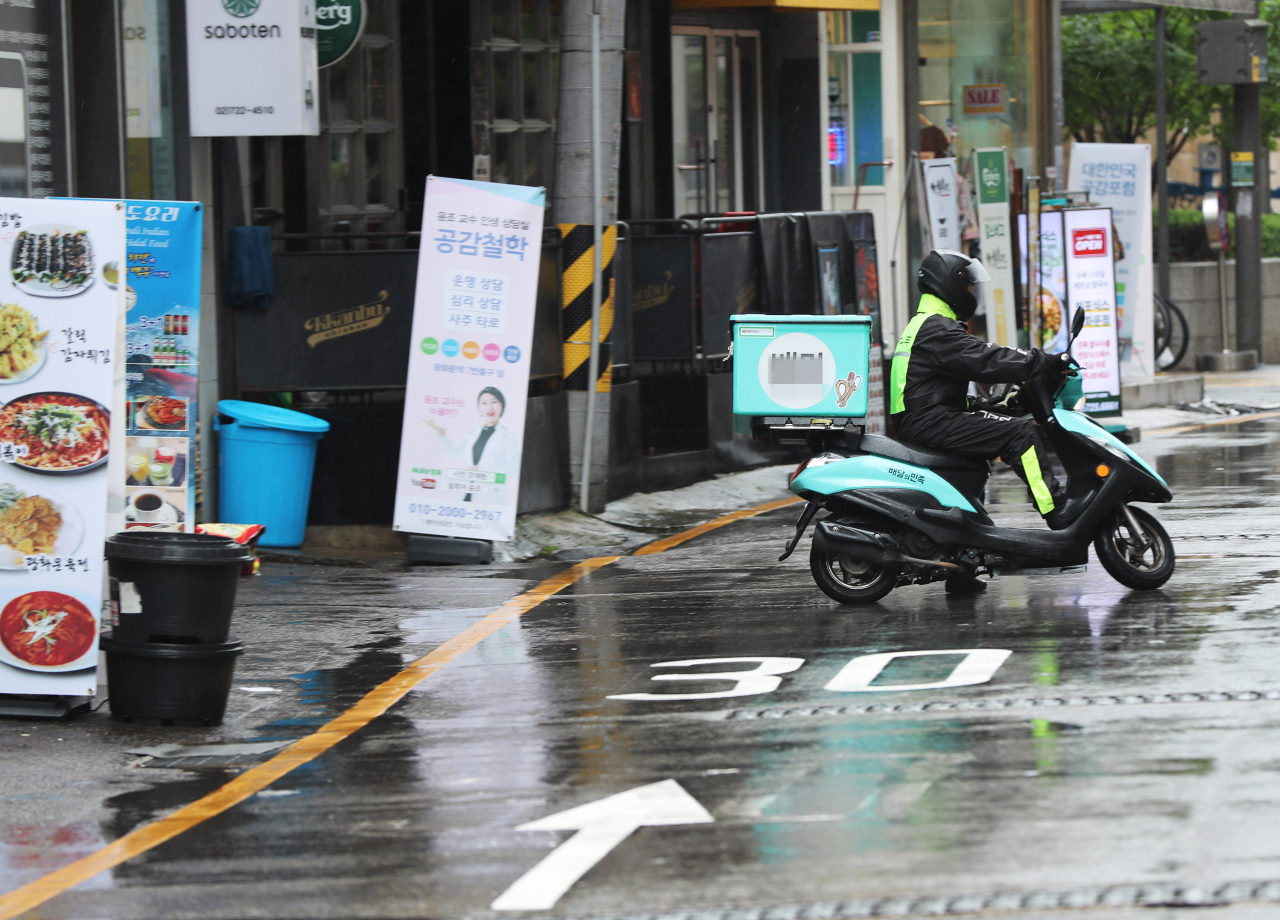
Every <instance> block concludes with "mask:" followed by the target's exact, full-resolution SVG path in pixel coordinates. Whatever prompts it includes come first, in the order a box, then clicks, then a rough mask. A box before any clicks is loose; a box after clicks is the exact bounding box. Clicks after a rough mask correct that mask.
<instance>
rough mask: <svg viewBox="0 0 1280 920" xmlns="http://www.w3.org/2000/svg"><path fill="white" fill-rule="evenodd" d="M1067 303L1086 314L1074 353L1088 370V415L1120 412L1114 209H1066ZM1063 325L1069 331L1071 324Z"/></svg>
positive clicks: (1064, 215) (1085, 373) (1072, 349)
mask: <svg viewBox="0 0 1280 920" xmlns="http://www.w3.org/2000/svg"><path fill="white" fill-rule="evenodd" d="M1062 217H1063V220H1064V222H1065V226H1064V231H1065V232H1064V233H1063V243H1064V249H1065V251H1066V270H1067V271H1066V274H1067V303H1068V304H1070V309H1071V314H1072V315H1073V316H1074V315H1075V311H1076V310H1084V329H1083V330H1082V331H1081V333H1080V337H1079V338H1078V339H1076V341H1075V344H1074V345H1073V346H1072V348H1071V353H1072V355H1073V356H1074V357H1075V359H1076V361H1078V362H1079V363H1080V364H1081V365H1083V367H1084V370H1083V371H1082V372H1081V374H1082V377H1083V380H1082V382H1083V384H1084V395H1085V405H1084V411H1085V412H1088V413H1090V414H1091V415H1119V414H1120V354H1119V346H1118V342H1117V329H1116V276H1115V261H1114V253H1113V251H1112V238H1111V209H1110V208H1089V209H1087V210H1081V211H1065V212H1063V214H1062ZM1063 325H1064V326H1067V327H1068V328H1069V327H1070V323H1069V322H1064V323H1063Z"/></svg>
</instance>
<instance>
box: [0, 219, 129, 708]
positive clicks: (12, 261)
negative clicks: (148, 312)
mask: <svg viewBox="0 0 1280 920" xmlns="http://www.w3.org/2000/svg"><path fill="white" fill-rule="evenodd" d="M0 260H3V265H4V267H5V270H6V271H5V275H4V277H3V279H0V329H2V330H3V335H2V336H0V343H2V344H3V348H2V349H0V402H3V407H0V461H2V462H0V693H30V694H48V695H56V696H89V695H92V694H93V692H94V687H95V684H96V678H95V672H94V668H95V667H96V665H97V658H98V651H97V649H98V622H99V617H100V614H101V612H102V601H103V597H102V586H103V581H104V572H103V541H104V539H105V536H106V532H107V529H108V526H109V523H108V516H107V504H108V501H107V495H108V487H109V484H110V483H111V482H112V481H113V476H114V475H115V473H116V469H117V468H118V463H119V457H118V454H119V444H120V441H119V438H118V436H117V435H113V431H114V429H113V425H114V424H115V423H116V421H117V419H116V416H117V415H118V410H119V404H120V402H121V400H118V399H117V398H116V392H117V390H116V387H115V381H116V373H115V372H116V369H117V368H118V367H121V366H122V364H121V361H120V353H119V331H120V323H121V318H122V315H123V312H124V293H125V291H124V285H123V284H121V283H120V275H119V274H118V273H119V271H120V267H121V266H122V265H124V264H125V211H124V204H123V203H122V202H118V201H83V200H81V201H77V200H69V199H62V200H56V199H46V200H38V199H18V198H2V199H0ZM113 270H114V272H113Z"/></svg>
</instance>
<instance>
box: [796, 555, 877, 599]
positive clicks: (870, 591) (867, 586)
mask: <svg viewBox="0 0 1280 920" xmlns="http://www.w3.org/2000/svg"><path fill="white" fill-rule="evenodd" d="M809 571H810V572H812V573H813V580H814V581H815V582H816V583H817V585H818V587H819V588H821V589H822V593H823V594H825V595H826V596H827V597H829V598H831V599H832V600H833V601H838V602H840V603H841V604H874V603H875V602H876V601H878V600H880V598H882V597H884V596H885V595H886V594H888V593H889V592H890V591H892V590H893V588H894V585H896V584H897V583H898V575H897V573H896V572H894V571H893V570H892V569H890V568H889V567H888V566H886V565H876V564H875V563H872V562H863V561H862V560H860V559H853V558H851V557H849V556H842V555H839V554H838V553H826V552H821V551H820V550H818V549H817V548H814V549H812V550H810V551H809Z"/></svg>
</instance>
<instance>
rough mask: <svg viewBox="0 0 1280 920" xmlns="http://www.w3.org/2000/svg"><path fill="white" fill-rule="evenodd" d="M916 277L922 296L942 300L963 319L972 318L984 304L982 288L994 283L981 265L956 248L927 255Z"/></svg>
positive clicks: (935, 251) (936, 250)
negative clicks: (970, 287) (931, 296)
mask: <svg viewBox="0 0 1280 920" xmlns="http://www.w3.org/2000/svg"><path fill="white" fill-rule="evenodd" d="M916 278H917V281H916V285H917V287H919V288H920V293H921V294H932V295H934V296H935V297H937V298H939V299H941V300H942V302H943V303H945V304H946V305H947V306H948V307H950V308H951V309H952V310H954V311H955V313H956V316H957V317H959V318H960V319H969V317H971V316H973V314H974V313H975V312H976V311H977V309H978V304H980V303H982V299H983V285H984V284H987V283H988V282H990V281H991V276H990V275H988V274H987V270H986V268H984V267H983V265H982V263H981V262H979V261H978V260H977V259H971V258H969V257H968V256H966V255H965V254H964V253H961V252H956V251H955V250H953V249H935V250H934V251H933V252H931V253H929V254H928V255H927V256H925V258H924V261H923V262H921V263H920V271H919V272H918V273H917V276H916ZM971 284H972V285H973V290H972V291H970V290H969V285H971Z"/></svg>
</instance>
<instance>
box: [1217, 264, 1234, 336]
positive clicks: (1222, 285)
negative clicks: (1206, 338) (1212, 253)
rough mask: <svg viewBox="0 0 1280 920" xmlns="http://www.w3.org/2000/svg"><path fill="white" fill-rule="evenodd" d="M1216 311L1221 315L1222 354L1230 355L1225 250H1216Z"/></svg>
mask: <svg viewBox="0 0 1280 920" xmlns="http://www.w3.org/2000/svg"><path fill="white" fill-rule="evenodd" d="M1218 311H1219V312H1220V313H1221V314H1222V353H1223V354H1224V355H1229V354H1231V339H1230V338H1229V335H1230V330H1229V328H1228V327H1229V326H1230V324H1229V323H1228V322H1227V250H1226V249H1225V248H1219V249H1218Z"/></svg>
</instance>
